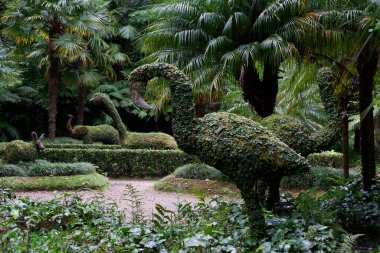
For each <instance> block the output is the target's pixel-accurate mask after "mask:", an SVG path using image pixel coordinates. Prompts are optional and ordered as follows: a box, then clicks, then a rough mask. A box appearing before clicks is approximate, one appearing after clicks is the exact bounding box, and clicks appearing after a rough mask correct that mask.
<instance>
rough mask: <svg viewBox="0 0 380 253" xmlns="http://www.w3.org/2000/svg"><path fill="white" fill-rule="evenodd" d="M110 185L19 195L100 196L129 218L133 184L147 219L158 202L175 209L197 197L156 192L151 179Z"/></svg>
mask: <svg viewBox="0 0 380 253" xmlns="http://www.w3.org/2000/svg"><path fill="white" fill-rule="evenodd" d="M109 182H110V185H109V187H108V188H107V189H106V190H105V191H96V190H83V191H75V192H74V191H62V192H51V191H33V192H17V193H16V196H17V197H31V198H32V199H37V200H50V199H53V198H55V197H57V196H60V195H61V194H63V193H64V192H66V193H75V194H78V195H80V196H81V197H82V198H83V199H84V200H90V199H93V198H94V197H99V198H102V199H104V201H105V202H107V203H116V204H117V206H118V207H119V208H121V209H123V210H125V213H126V216H127V218H128V217H130V216H129V215H128V214H129V213H130V211H131V208H130V206H129V204H130V201H128V198H129V197H128V195H127V194H126V187H127V185H132V186H133V187H134V188H135V189H136V190H137V191H138V195H139V196H140V197H141V201H142V209H143V216H144V217H145V218H147V219H150V218H151V217H152V212H153V210H154V206H155V204H156V203H159V204H161V205H163V206H165V207H167V208H169V209H171V210H175V205H176V203H178V202H180V201H186V202H191V203H195V202H197V199H196V197H195V196H194V195H192V194H176V193H165V192H156V191H155V190H154V189H153V186H154V183H155V181H151V180H149V181H148V180H132V179H130V180H129V179H127V180H109Z"/></svg>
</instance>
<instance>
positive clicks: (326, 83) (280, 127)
mask: <svg viewBox="0 0 380 253" xmlns="http://www.w3.org/2000/svg"><path fill="white" fill-rule="evenodd" d="M317 83H318V86H319V92H320V96H321V100H322V102H323V106H324V108H325V111H326V113H327V116H328V124H327V125H326V126H325V127H323V128H322V129H320V130H319V131H316V132H312V131H311V130H309V129H308V128H306V127H305V125H304V124H303V123H302V122H301V121H300V120H299V119H297V118H295V117H292V116H286V115H276V114H274V115H271V116H269V117H267V118H265V119H263V120H262V121H261V124H263V125H264V126H265V127H267V128H268V129H269V130H271V131H272V132H273V133H274V134H275V135H276V136H277V137H278V138H279V139H280V140H281V141H283V142H285V143H286V144H288V145H289V147H291V148H292V149H294V150H295V151H296V152H297V153H300V154H302V155H303V156H305V157H306V156H308V155H309V154H312V153H317V152H321V151H325V150H329V149H330V148H331V146H332V145H334V144H335V143H336V141H337V140H339V137H340V133H341V117H340V113H339V102H338V99H337V98H336V96H335V95H334V87H333V74H332V71H331V69H330V68H322V69H320V70H319V71H318V73H317Z"/></svg>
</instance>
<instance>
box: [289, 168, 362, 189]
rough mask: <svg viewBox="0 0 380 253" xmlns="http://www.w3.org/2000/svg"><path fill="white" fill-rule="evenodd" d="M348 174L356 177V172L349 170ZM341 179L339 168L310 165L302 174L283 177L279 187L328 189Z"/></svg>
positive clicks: (341, 173) (337, 183)
mask: <svg viewBox="0 0 380 253" xmlns="http://www.w3.org/2000/svg"><path fill="white" fill-rule="evenodd" d="M350 176H354V177H357V176H358V174H357V173H355V172H350ZM342 181H343V171H342V170H341V169H334V168H327V167H319V166H316V167H312V168H311V169H310V171H309V172H307V173H304V174H302V175H292V176H286V177H283V178H282V180H281V188H283V189H298V190H301V189H305V190H306V189H310V188H313V187H316V188H318V189H322V190H324V189H329V188H330V187H332V186H337V185H339V184H340V183H341V182H342Z"/></svg>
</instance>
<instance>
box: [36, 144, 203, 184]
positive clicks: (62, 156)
mask: <svg viewBox="0 0 380 253" xmlns="http://www.w3.org/2000/svg"><path fill="white" fill-rule="evenodd" d="M42 157H43V158H44V159H46V160H49V161H54V162H73V161H81V162H90V163H92V164H94V165H96V166H98V168H99V171H101V172H104V173H107V175H109V176H111V177H122V176H123V177H125V176H131V177H162V176H166V175H168V174H170V173H172V172H173V171H174V169H175V168H177V167H178V166H181V165H183V164H187V163H190V162H196V161H197V159H196V158H195V157H193V156H189V155H188V154H186V153H184V152H182V151H180V150H148V149H57V148H54V149H52V148H47V149H45V150H44V152H43V153H42Z"/></svg>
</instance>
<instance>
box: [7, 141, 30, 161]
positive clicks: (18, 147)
mask: <svg viewBox="0 0 380 253" xmlns="http://www.w3.org/2000/svg"><path fill="white" fill-rule="evenodd" d="M3 153H4V154H3V162H4V163H17V162H19V161H33V160H34V159H36V158H37V151H36V149H35V147H34V145H33V144H31V143H28V142H24V141H21V140H15V141H11V142H9V143H8V145H7V146H6V148H5V150H4V151H3Z"/></svg>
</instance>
